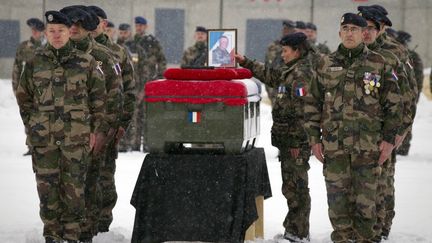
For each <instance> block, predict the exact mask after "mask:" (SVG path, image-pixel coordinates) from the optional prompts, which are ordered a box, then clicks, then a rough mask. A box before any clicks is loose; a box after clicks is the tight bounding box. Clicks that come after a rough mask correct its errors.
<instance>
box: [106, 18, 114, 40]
mask: <svg viewBox="0 0 432 243" xmlns="http://www.w3.org/2000/svg"><path fill="white" fill-rule="evenodd" d="M105 34H106V35H107V36H108V38H110V39H111V40H112V41H114V37H115V35H116V29H115V25H114V23H113V22H111V21H107V26H106V28H105Z"/></svg>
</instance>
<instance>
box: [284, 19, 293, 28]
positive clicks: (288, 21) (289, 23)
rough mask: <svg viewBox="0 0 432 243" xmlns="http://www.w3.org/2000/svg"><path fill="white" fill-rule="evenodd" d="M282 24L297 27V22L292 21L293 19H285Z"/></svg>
mask: <svg viewBox="0 0 432 243" xmlns="http://www.w3.org/2000/svg"><path fill="white" fill-rule="evenodd" d="M282 25H283V26H285V27H288V28H295V27H296V24H295V22H294V21H291V20H284V21H283V22H282Z"/></svg>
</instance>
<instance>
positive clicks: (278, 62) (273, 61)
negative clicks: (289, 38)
mask: <svg viewBox="0 0 432 243" xmlns="http://www.w3.org/2000/svg"><path fill="white" fill-rule="evenodd" d="M294 32H295V23H294V22H293V21H291V20H285V21H283V22H282V36H281V38H282V37H284V36H286V35H288V34H292V33H294ZM281 55H282V46H281V45H280V39H279V40H275V41H274V42H273V43H271V44H270V45H269V46H268V47H267V53H266V55H265V59H264V63H265V65H266V66H267V67H272V68H273V69H278V68H279V67H281V66H283V65H284V62H283V59H282V56H281ZM265 88H266V91H267V95H268V97H269V99H270V102H271V104H272V105H273V103H274V100H275V98H276V94H277V90H276V89H273V88H271V87H269V86H268V85H266V86H265Z"/></svg>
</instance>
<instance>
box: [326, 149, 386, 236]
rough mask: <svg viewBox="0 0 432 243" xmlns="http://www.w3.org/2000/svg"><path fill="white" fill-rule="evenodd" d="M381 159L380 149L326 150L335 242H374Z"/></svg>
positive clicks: (330, 212) (329, 197)
mask: <svg viewBox="0 0 432 243" xmlns="http://www.w3.org/2000/svg"><path fill="white" fill-rule="evenodd" d="M338 152H339V151H338ZM378 158H379V152H364V153H361V154H343V153H341V154H340V155H333V154H327V153H326V155H325V161H324V169H323V174H324V177H325V181H326V187H327V203H328V206H329V218H330V222H331V224H332V226H333V232H332V233H331V239H332V241H333V242H349V241H350V240H355V242H373V238H374V236H375V232H374V226H375V224H376V221H377V216H376V207H375V205H376V194H377V184H378V178H379V175H380V170H381V168H380V167H379V166H378Z"/></svg>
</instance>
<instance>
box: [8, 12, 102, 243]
mask: <svg viewBox="0 0 432 243" xmlns="http://www.w3.org/2000/svg"><path fill="white" fill-rule="evenodd" d="M45 16H46V20H47V32H46V33H47V39H48V45H47V46H46V47H44V48H42V49H39V50H37V51H36V53H35V55H34V57H33V58H32V59H30V60H28V62H27V64H26V66H25V68H24V71H23V75H21V79H20V82H19V84H18V88H17V91H16V97H17V101H18V105H19V108H20V113H21V117H22V119H23V122H24V125H25V127H26V128H27V131H28V133H27V144H28V145H30V146H32V147H33V151H32V153H33V154H32V160H33V170H34V172H35V174H36V182H37V189H38V194H39V199H40V216H41V218H42V221H43V223H44V231H43V235H44V237H45V238H46V241H45V242H47V243H54V242H63V240H67V241H68V242H77V240H78V239H79V237H80V233H81V227H80V224H81V223H82V221H83V220H84V211H85V200H84V180H85V178H86V174H87V167H88V160H87V157H88V156H89V153H90V151H91V150H92V151H93V153H98V152H100V150H101V147H102V146H103V143H104V142H103V140H104V133H105V132H107V130H108V126H107V124H106V122H105V120H104V114H103V113H104V109H105V95H106V93H105V86H104V85H105V82H104V77H103V75H102V72H101V71H100V70H98V66H97V63H96V61H95V59H94V58H93V57H92V56H90V55H89V54H87V53H84V52H81V51H78V50H76V49H74V48H73V47H72V44H71V43H70V41H69V37H70V32H69V27H70V25H71V22H70V20H69V19H68V18H67V16H65V15H63V14H61V13H59V12H56V11H48V12H46V14H45Z"/></svg>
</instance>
